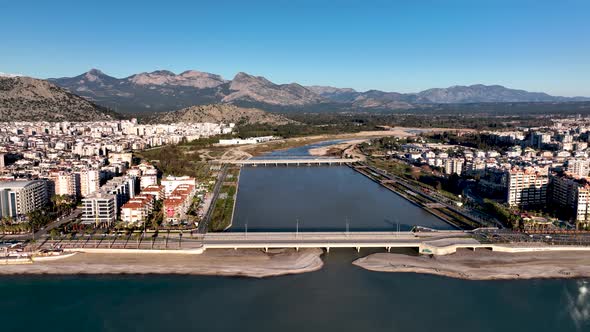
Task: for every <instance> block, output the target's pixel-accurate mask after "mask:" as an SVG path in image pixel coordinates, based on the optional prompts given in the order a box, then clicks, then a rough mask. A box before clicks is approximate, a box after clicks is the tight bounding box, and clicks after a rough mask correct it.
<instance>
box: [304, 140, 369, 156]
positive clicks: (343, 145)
mask: <svg viewBox="0 0 590 332" xmlns="http://www.w3.org/2000/svg"><path fill="white" fill-rule="evenodd" d="M366 141H368V139H352V140H348V141H346V142H340V143H335V144H332V145H326V146H321V147H318V148H313V149H309V154H310V155H312V156H325V155H327V154H328V152H329V151H330V150H332V149H339V150H342V151H344V150H346V149H348V148H350V147H352V146H353V145H356V144H361V143H363V142H366Z"/></svg>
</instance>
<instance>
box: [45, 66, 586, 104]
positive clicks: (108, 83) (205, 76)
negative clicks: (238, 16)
mask: <svg viewBox="0 0 590 332" xmlns="http://www.w3.org/2000/svg"><path fill="white" fill-rule="evenodd" d="M49 81H50V82H52V83H54V84H56V85H58V86H60V87H63V88H65V89H67V90H69V91H70V92H72V93H74V94H77V95H80V96H82V97H84V98H87V99H89V100H91V101H93V102H95V103H97V104H100V105H103V106H106V107H109V108H111V109H113V110H115V111H118V112H122V113H145V112H162V111H166V112H167V111H174V110H179V109H183V108H186V107H190V106H194V105H205V104H216V103H229V104H234V105H237V106H248V107H258V108H262V109H265V110H277V109H279V110H280V109H288V110H304V111H313V110H327V109H332V110H348V111H353V110H396V109H412V108H416V107H419V106H421V105H433V104H465V103H504V102H510V103H514V102H572V101H590V98H586V97H556V96H551V95H548V94H546V93H543V92H528V91H524V90H515V89H509V88H506V87H503V86H500V85H482V84H476V85H470V86H452V87H449V88H435V89H428V90H424V91H421V92H418V93H398V92H385V91H379V90H369V91H364V92H359V91H356V90H354V89H350V88H335V87H329V86H303V85H300V84H297V83H289V84H276V83H273V82H271V81H269V80H268V79H266V78H264V77H261V76H253V75H249V74H246V73H242V72H240V73H238V74H237V75H236V76H235V77H234V78H233V79H231V80H226V79H224V78H222V77H221V76H220V75H215V74H210V73H205V72H199V71H194V70H188V71H185V72H182V73H180V74H174V73H172V72H170V71H166V70H158V71H154V72H151V73H139V74H135V75H131V76H129V77H125V78H115V77H112V76H109V75H106V74H104V73H103V72H101V71H100V70H97V69H92V70H90V71H88V72H86V73H84V74H81V75H78V76H75V77H63V78H53V79H49Z"/></svg>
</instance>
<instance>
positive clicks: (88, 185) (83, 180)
mask: <svg viewBox="0 0 590 332" xmlns="http://www.w3.org/2000/svg"><path fill="white" fill-rule="evenodd" d="M78 175H79V177H80V195H81V196H82V197H86V196H89V195H91V194H92V193H95V192H96V191H98V189H99V188H100V171H99V170H84V171H80V172H78Z"/></svg>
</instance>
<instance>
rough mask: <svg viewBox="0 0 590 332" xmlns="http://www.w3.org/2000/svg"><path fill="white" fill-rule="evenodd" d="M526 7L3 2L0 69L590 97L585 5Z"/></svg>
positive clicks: (48, 73)
mask: <svg viewBox="0 0 590 332" xmlns="http://www.w3.org/2000/svg"><path fill="white" fill-rule="evenodd" d="M527 4H528V5H527ZM530 4H531V2H530V1H518V2H507V1H496V2H494V3H487V2H486V3H483V2H478V3H471V2H467V1H452V2H445V3H444V4H443V3H441V2H436V1H432V2H425V3H420V4H408V3H401V2H393V3H386V2H381V1H374V2H372V3H369V4H367V3H360V2H355V1H345V2H340V3H339V5H338V6H335V5H334V4H329V3H328V2H319V3H315V2H313V3H312V2H309V1H300V2H297V3H285V2H266V1H258V2H255V3H248V4H241V3H238V2H232V1H227V2H223V3H218V4H212V3H208V4H199V5H187V4H180V3H179V4H178V5H177V6H172V5H171V6H167V7H166V8H157V7H152V6H150V5H145V4H144V5H142V6H141V7H138V6H137V4H134V3H126V4H123V5H117V6H116V7H114V6H94V5H90V4H83V5H78V6H76V7H73V6H69V5H68V4H67V2H58V3H52V4H43V3H40V4H37V5H36V6H34V7H32V8H27V9H26V11H25V8H24V7H22V5H20V4H17V3H11V4H3V5H0V6H1V8H2V10H3V11H4V12H5V13H9V15H6V17H5V18H4V19H3V20H2V22H0V27H2V28H3V29H4V30H7V31H8V30H10V31H12V34H11V36H10V38H7V37H0V42H1V43H2V45H3V46H4V48H5V50H6V51H4V52H2V54H0V63H2V66H1V67H0V71H1V72H7V73H18V74H23V75H27V76H33V77H39V78H49V77H62V76H73V75H78V74H80V73H82V72H85V71H87V70H89V69H90V68H99V69H101V70H103V71H104V72H105V73H108V74H109V75H112V76H115V77H125V76H129V75H132V74H134V73H138V72H150V71H154V70H159V69H167V70H171V71H173V72H176V73H178V72H182V71H184V70H189V69H195V70H201V71H205V72H212V73H216V74H220V75H222V76H223V77H225V78H231V77H233V76H234V75H235V74H236V73H237V72H240V71H244V72H247V73H250V74H253V75H260V76H264V77H266V78H268V79H269V80H271V81H273V82H277V83H289V82H298V83H300V84H303V85H329V86H335V87H341V88H344V87H350V88H354V89H356V90H358V91H365V90H370V89H378V90H383V91H396V92H404V93H407V92H416V91H421V90H425V89H428V88H433V87H448V86H453V85H471V84H486V85H493V84H499V85H503V86H507V87H512V88H518V89H523V90H527V91H542V92H546V93H549V94H552V95H561V96H588V95H590V90H589V89H590V88H588V86H590V84H588V83H590V81H589V80H590V79H589V78H588V77H590V64H588V62H587V61H586V59H587V58H588V57H589V56H590V46H588V44H587V43H583V40H582V39H581V38H580V36H584V35H588V33H589V32H590V23H588V22H586V21H587V20H586V19H585V15H584V13H585V12H587V11H588V9H590V6H589V5H588V4H587V3H584V2H582V1H568V2H567V3H560V4H558V5H556V4H554V3H552V2H550V1H542V2H535V3H534V4H535V6H530ZM112 8H116V10H113V9H112ZM23 12H26V13H27V16H26V17H25V16H22V15H20V14H19V13H23ZM56 18H57V19H58V20H59V22H60V23H59V24H56V21H55V20H56ZM23 19H26V20H27V22H28V24H27V25H23V24H22V22H23ZM15 27H16V28H15ZM56 59H58V61H56Z"/></svg>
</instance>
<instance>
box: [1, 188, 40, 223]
mask: <svg viewBox="0 0 590 332" xmlns="http://www.w3.org/2000/svg"><path fill="white" fill-rule="evenodd" d="M48 202H49V199H48V197H47V187H46V182H45V181H40V180H36V181H6V182H0V218H4V217H6V218H16V217H18V216H21V215H26V214H27V213H29V212H32V211H35V210H38V209H41V208H42V207H44V206H45V205H47V203H48Z"/></svg>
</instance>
